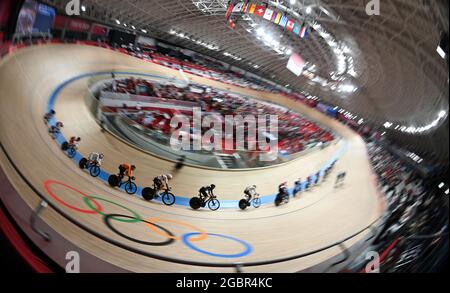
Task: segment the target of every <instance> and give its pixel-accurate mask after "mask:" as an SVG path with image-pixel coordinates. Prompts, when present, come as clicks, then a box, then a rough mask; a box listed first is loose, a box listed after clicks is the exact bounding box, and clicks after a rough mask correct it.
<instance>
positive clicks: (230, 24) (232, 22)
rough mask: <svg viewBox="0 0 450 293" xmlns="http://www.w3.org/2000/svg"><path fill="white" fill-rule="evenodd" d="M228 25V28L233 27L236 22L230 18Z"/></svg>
mask: <svg viewBox="0 0 450 293" xmlns="http://www.w3.org/2000/svg"><path fill="white" fill-rule="evenodd" d="M228 27H229V28H230V29H233V30H234V29H235V27H236V23H235V22H234V20H232V19H230V20H229V21H228Z"/></svg>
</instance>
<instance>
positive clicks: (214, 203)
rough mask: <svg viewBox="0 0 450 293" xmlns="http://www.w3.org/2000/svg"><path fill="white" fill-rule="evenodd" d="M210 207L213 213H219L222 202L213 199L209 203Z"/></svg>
mask: <svg viewBox="0 0 450 293" xmlns="http://www.w3.org/2000/svg"><path fill="white" fill-rule="evenodd" d="M208 207H209V209H210V210H211V211H217V210H218V209H219V208H220V201H218V200H217V199H215V198H213V199H211V200H210V201H209V202H208Z"/></svg>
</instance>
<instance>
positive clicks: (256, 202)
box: [253, 198, 261, 209]
mask: <svg viewBox="0 0 450 293" xmlns="http://www.w3.org/2000/svg"><path fill="white" fill-rule="evenodd" d="M253 206H254V207H255V209H257V208H259V207H260V206H261V199H260V198H255V199H254V200H253Z"/></svg>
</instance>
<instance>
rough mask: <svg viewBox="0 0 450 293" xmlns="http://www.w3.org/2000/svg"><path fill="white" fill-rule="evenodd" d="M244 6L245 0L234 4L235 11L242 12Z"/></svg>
mask: <svg viewBox="0 0 450 293" xmlns="http://www.w3.org/2000/svg"><path fill="white" fill-rule="evenodd" d="M243 7H244V2H239V3H238V4H236V6H234V8H233V12H241V10H242V8H243Z"/></svg>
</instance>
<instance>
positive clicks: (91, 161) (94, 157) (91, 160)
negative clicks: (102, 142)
mask: <svg viewBox="0 0 450 293" xmlns="http://www.w3.org/2000/svg"><path fill="white" fill-rule="evenodd" d="M104 158H105V155H103V154H98V153H90V154H89V156H88V165H94V166H99V167H101V166H102V161H103V159H104Z"/></svg>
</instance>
